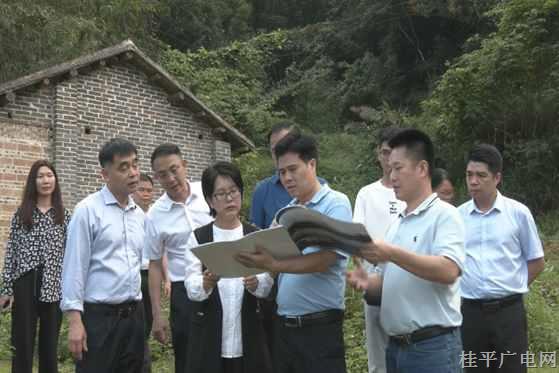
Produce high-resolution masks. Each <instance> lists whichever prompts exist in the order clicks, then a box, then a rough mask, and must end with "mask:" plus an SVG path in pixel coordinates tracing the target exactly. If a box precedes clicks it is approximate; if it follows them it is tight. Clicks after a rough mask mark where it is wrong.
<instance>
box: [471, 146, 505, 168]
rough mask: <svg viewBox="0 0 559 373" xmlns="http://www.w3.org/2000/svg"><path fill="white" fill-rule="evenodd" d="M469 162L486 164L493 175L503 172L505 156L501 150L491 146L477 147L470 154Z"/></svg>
mask: <svg viewBox="0 0 559 373" xmlns="http://www.w3.org/2000/svg"><path fill="white" fill-rule="evenodd" d="M469 162H481V163H485V164H486V165H487V168H488V169H489V171H491V173H492V174H497V173H499V172H503V156H502V155H501V152H500V151H499V149H497V148H496V147H495V146H493V145H490V144H478V145H475V146H474V147H473V148H472V150H470V153H469V154H468V163H469Z"/></svg>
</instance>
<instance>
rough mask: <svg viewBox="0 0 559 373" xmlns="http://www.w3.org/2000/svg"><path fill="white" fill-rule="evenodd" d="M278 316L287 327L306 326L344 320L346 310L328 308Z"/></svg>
mask: <svg viewBox="0 0 559 373" xmlns="http://www.w3.org/2000/svg"><path fill="white" fill-rule="evenodd" d="M278 318H279V320H280V323H281V325H282V326H285V327H287V328H304V327H306V326H310V325H321V324H322V325H324V324H331V323H334V322H336V321H342V320H343V319H344V311H342V310H328V311H322V312H315V313H308V314H306V315H301V316H279V317H278Z"/></svg>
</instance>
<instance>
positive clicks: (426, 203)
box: [400, 193, 439, 218]
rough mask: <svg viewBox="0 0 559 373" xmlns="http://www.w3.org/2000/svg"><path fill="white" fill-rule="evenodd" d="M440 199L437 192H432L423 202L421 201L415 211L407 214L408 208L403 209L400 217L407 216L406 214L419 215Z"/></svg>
mask: <svg viewBox="0 0 559 373" xmlns="http://www.w3.org/2000/svg"><path fill="white" fill-rule="evenodd" d="M438 199H439V197H438V196H437V193H433V194H431V195H430V196H429V197H427V198H425V199H424V200H423V202H421V203H420V204H419V206H417V207H416V208H415V209H414V210H413V211H410V212H409V213H407V214H406V210H405V209H404V210H402V212H400V217H401V218H405V217H406V216H410V215H419V214H421V213H422V212H423V211H426V210H428V209H429V208H430V207H431V206H433V204H434V203H435V202H436V201H437V200H438Z"/></svg>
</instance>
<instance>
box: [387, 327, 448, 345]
mask: <svg viewBox="0 0 559 373" xmlns="http://www.w3.org/2000/svg"><path fill="white" fill-rule="evenodd" d="M456 328H457V327H455V326H451V327H443V326H438V325H435V326H427V327H425V328H421V329H418V330H416V331H414V332H412V333H410V334H402V335H393V336H390V341H392V342H395V343H396V344H399V345H411V344H413V343H417V342H421V341H424V340H426V339H429V338H434V337H438V336H440V335H443V334H448V333H452V332H453V331H454V330H456Z"/></svg>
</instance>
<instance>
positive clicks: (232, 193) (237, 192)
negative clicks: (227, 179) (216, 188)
mask: <svg viewBox="0 0 559 373" xmlns="http://www.w3.org/2000/svg"><path fill="white" fill-rule="evenodd" d="M240 195H241V191H240V190H239V189H238V188H235V189H231V190H230V191H228V192H225V191H224V192H219V193H215V194H214V198H215V199H216V200H218V201H225V200H226V199H228V198H231V199H235V198H237V197H238V196H240Z"/></svg>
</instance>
